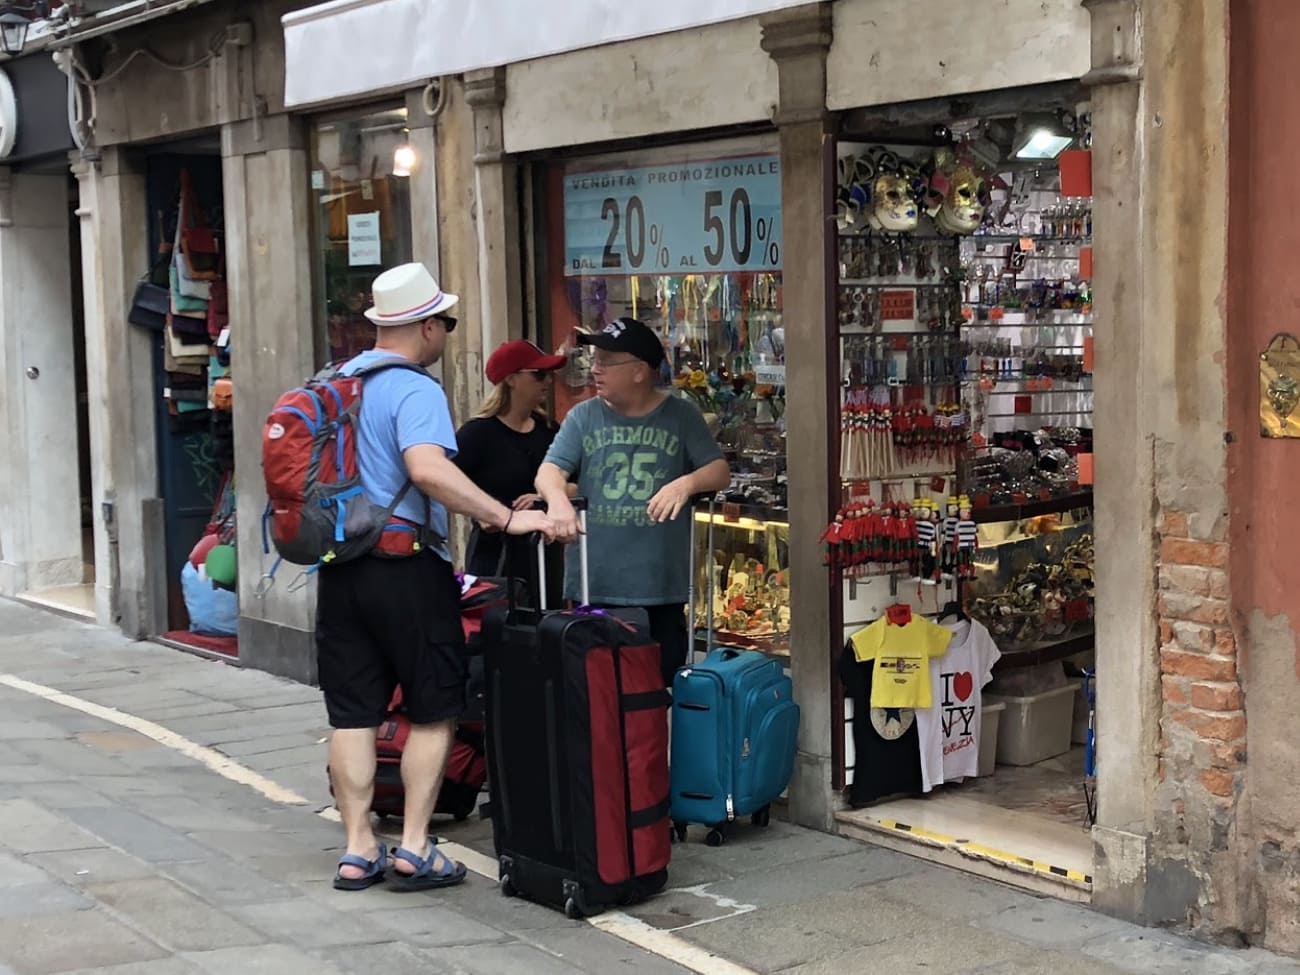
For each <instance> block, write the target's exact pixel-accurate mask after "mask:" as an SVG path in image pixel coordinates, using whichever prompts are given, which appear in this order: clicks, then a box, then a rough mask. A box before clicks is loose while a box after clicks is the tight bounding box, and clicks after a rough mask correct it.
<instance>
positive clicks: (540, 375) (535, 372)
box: [519, 369, 551, 383]
mask: <svg viewBox="0 0 1300 975" xmlns="http://www.w3.org/2000/svg"><path fill="white" fill-rule="evenodd" d="M519 374H520V375H521V376H532V377H533V378H534V379H536V380H537V381H538V382H539V383H544V382H546V379H547V377H548V376H550V374H551V373H550V371H549V370H546V369H520V370H519Z"/></svg>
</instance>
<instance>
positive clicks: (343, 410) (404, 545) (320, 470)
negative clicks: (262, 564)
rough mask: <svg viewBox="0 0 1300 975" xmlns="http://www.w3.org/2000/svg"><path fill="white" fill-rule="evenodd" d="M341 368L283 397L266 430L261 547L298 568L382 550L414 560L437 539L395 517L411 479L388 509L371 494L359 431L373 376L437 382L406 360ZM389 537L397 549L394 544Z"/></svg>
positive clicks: (323, 373) (332, 368)
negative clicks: (398, 372)
mask: <svg viewBox="0 0 1300 975" xmlns="http://www.w3.org/2000/svg"><path fill="white" fill-rule="evenodd" d="M339 369H340V365H339V364H334V365H330V366H326V367H325V368H324V369H323V370H321V371H320V372H319V373H317V374H316V375H315V376H313V377H312V378H311V379H309V380H308V381H307V383H306V384H305V385H303V386H299V387H298V388H297V389H291V390H289V392H287V393H285V394H284V395H283V396H281V397H280V398H279V399H278V400H276V403H275V406H274V407H272V409H271V413H270V415H269V416H268V417H267V418H266V425H265V427H264V428H263V430H262V473H263V475H264V476H265V479H266V511H265V513H264V514H263V516H262V545H263V548H264V549H265V550H266V551H267V552H269V551H270V549H271V545H272V544H274V545H275V550H276V552H278V553H279V555H280V558H281V559H283V560H284V561H287V562H293V563H295V564H297V565H311V566H316V565H322V564H328V563H331V562H347V561H349V560H351V559H355V558H358V557H360V556H362V555H366V554H367V553H369V552H371V551H372V550H374V549H375V548H376V546H379V547H380V549H381V551H383V553H384V554H389V555H409V554H412V553H414V552H418V551H419V550H420V547H421V543H422V542H427V541H429V540H431V539H432V538H433V537H434V536H433V534H432V533H431V532H430V531H428V530H427V529H423V528H422V526H419V525H414V524H412V523H410V522H407V521H405V520H404V519H400V518H394V517H393V512H394V511H396V510H397V506H398V505H399V504H401V502H402V499H403V498H405V497H406V494H407V492H408V491H410V489H411V482H410V481H407V482H406V484H405V486H403V488H402V490H401V491H399V492H398V493H397V496H396V497H395V498H393V502H392V504H390V505H388V506H387V507H383V506H380V505H377V504H374V503H372V502H371V501H370V500H369V499H368V498H367V497H366V495H365V492H364V490H363V489H362V486H361V470H360V467H359V466H358V464H357V432H358V423H359V421H360V417H361V397H362V390H363V388H364V385H365V384H364V381H363V380H364V378H365V377H366V376H369V375H373V374H374V373H376V372H379V371H381V370H384V369H412V370H415V371H416V372H418V373H420V374H421V375H422V376H424V377H425V378H427V379H428V380H429V381H430V382H436V380H435V379H434V378H433V377H432V376H430V375H429V374H428V373H427V372H425V370H424V369H423V368H422V367H421V366H419V365H417V364H416V363H414V362H411V361H410V360H409V359H403V358H401V357H400V356H394V357H392V358H389V359H381V360H380V361H378V362H375V363H372V364H370V365H368V366H364V367H362V368H361V369H358V370H357V371H356V373H355V374H354V375H351V376H344V375H343V374H342V373H341V372H340V371H339ZM390 535H391V536H394V539H395V543H394V544H387V542H388V536H390ZM426 535H427V537H424V536H426ZM381 542H385V543H386V544H382V545H381ZM277 564H278V563H277Z"/></svg>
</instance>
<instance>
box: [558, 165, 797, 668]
mask: <svg viewBox="0 0 1300 975" xmlns="http://www.w3.org/2000/svg"><path fill="white" fill-rule="evenodd" d="M546 191H547V192H546V194H545V196H546V201H547V206H548V207H549V214H548V216H549V221H548V225H549V227H550V238H549V241H548V260H549V264H550V267H551V274H550V280H549V298H550V303H549V306H550V318H551V336H552V345H553V347H554V349H555V351H557V352H563V353H565V354H567V355H568V357H569V365H568V368H567V369H565V370H564V371H563V372H562V373H561V375H560V377H559V380H558V382H557V384H556V408H557V413H558V415H559V416H560V417H561V418H562V417H563V415H564V414H565V413H566V412H567V411H568V410H569V409H570V408H572V407H573V406H574V405H575V404H576V403H578V402H581V401H582V400H585V399H588V398H590V397H591V396H594V395H595V390H594V387H593V386H592V384H591V375H590V370H589V360H588V358H587V355H586V353H585V351H584V348H585V347H580V346H578V345H577V343H576V340H575V334H576V333H578V332H580V331H596V330H599V329H600V328H602V327H603V326H604V325H605V324H607V323H608V322H611V321H614V320H615V319H618V318H620V317H623V316H630V317H633V318H636V319H639V320H640V321H642V322H644V323H645V324H647V325H649V326H650V327H651V328H653V329H654V330H655V331H656V332H658V334H659V337H660V339H661V341H662V342H663V344H664V349H665V352H666V360H665V363H664V368H663V375H662V381H663V383H664V384H665V386H667V387H670V388H671V389H672V390H673V392H674V394H675V395H678V396H681V397H683V398H686V399H688V400H690V401H692V402H694V403H695V404H696V405H697V406H698V407H699V408H700V410H701V412H702V413H703V414H704V417H705V420H706V421H707V422H708V424H709V428H710V430H711V431H712V432H713V434H714V436H715V437H716V438H717V440H718V443H719V444H720V445H721V446H722V448H723V450H724V452H725V454H726V456H727V459H728V461H729V462H730V464H731V469H732V484H731V487H730V488H729V489H728V490H727V491H726V492H724V493H723V495H722V496H721V497H719V498H718V499H716V502H715V503H714V507H713V513H712V516H711V515H710V508H709V504H708V503H701V505H700V507H699V509H698V510H697V511H696V513H695V518H696V556H697V558H696V565H697V578H696V587H695V591H696V593H697V594H698V596H697V598H696V605H695V606H694V607H693V612H694V615H695V620H696V624H697V632H698V633H699V636H700V637H701V638H703V637H704V635H705V631H706V629H707V628H708V627H709V625H710V624H712V626H713V628H714V631H715V635H714V639H713V644H714V645H717V644H720V643H721V644H727V645H731V646H738V647H749V648H756V649H760V650H763V651H766V652H770V653H776V654H780V655H786V654H788V653H789V636H788V635H789V627H790V606H789V574H788V564H789V526H788V516H787V514H786V504H787V500H786V476H785V475H786V472H785V466H786V450H785V418H784V412H785V328H784V324H783V320H782V291H781V286H782V272H781V269H782V254H781V169H780V161H779V156H778V153H777V150H776V147H775V145H774V144H767V143H762V142H752V141H751V142H747V143H744V144H739V145H738V144H737V143H734V142H732V143H728V144H711V145H707V146H693V147H674V148H665V149H662V150H654V151H650V152H637V153H628V154H622V155H607V156H602V157H599V158H585V159H575V160H571V161H568V162H566V163H564V164H561V165H557V166H556V167H554V168H553V169H552V170H551V171H550V175H549V182H548V185H547V187H546ZM710 520H712V532H710V531H709V530H708V529H709V526H710ZM710 538H711V539H712V542H711V544H710V541H709V540H710ZM683 568H685V567H684V566H683ZM710 599H711V600H712V602H711V604H710ZM701 646H702V643H701Z"/></svg>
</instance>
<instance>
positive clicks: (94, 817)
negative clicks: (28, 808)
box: [67, 808, 213, 863]
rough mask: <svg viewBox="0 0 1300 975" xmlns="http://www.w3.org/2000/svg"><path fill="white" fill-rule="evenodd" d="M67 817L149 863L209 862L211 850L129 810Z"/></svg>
mask: <svg viewBox="0 0 1300 975" xmlns="http://www.w3.org/2000/svg"><path fill="white" fill-rule="evenodd" d="M67 815H68V818H70V819H72V820H73V821H74V822H76V823H79V824H80V825H82V826H83V827H85V828H86V829H87V830H89V831H90V832H92V833H94V834H95V835H97V836H102V837H104V839H106V840H108V841H109V842H110V843H111V844H112V845H113V846H116V847H119V848H121V849H123V850H125V851H126V852H127V853H130V854H133V855H134V856H138V857H140V858H141V859H142V860H148V861H149V862H150V863H170V862H176V861H192V860H209V859H212V856H213V854H212V851H211V850H208V849H205V848H204V847H202V846H200V845H199V844H198V843H195V842H194V841H193V840H191V839H189V838H188V837H186V836H184V835H182V834H181V833H178V832H176V831H175V830H172V829H169V828H167V827H166V826H164V825H163V824H162V823H160V822H158V821H157V820H155V819H149V818H148V817H145V816H141V815H140V814H139V813H136V812H132V811H131V810H129V809H120V808H119V809H113V808H109V809H69V810H68V812H67Z"/></svg>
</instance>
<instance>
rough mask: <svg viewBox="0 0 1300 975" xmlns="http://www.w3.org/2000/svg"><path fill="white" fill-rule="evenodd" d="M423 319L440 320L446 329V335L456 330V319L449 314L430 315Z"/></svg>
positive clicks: (429, 320) (427, 320) (428, 320)
mask: <svg viewBox="0 0 1300 975" xmlns="http://www.w3.org/2000/svg"><path fill="white" fill-rule="evenodd" d="M425 321H426V322H442V327H443V328H445V329H446V330H447V334H448V335H450V334H451V333H452V332H454V331H456V319H454V318H452V317H451V316H450V315H430V316H429V317H428V318H426V319H425Z"/></svg>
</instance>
